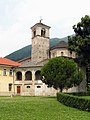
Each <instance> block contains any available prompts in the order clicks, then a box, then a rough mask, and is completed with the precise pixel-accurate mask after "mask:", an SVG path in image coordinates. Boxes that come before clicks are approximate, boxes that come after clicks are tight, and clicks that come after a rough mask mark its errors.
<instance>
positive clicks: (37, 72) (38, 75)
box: [35, 70, 42, 80]
mask: <svg viewBox="0 0 90 120" xmlns="http://www.w3.org/2000/svg"><path fill="white" fill-rule="evenodd" d="M41 78H42V76H41V71H40V70H38V71H36V72H35V80H41Z"/></svg>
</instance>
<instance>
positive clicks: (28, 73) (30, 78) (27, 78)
mask: <svg viewBox="0 0 90 120" xmlns="http://www.w3.org/2000/svg"><path fill="white" fill-rule="evenodd" d="M25 80H32V72H31V71H27V72H26V73H25Z"/></svg>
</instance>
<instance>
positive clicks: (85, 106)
mask: <svg viewBox="0 0 90 120" xmlns="http://www.w3.org/2000/svg"><path fill="white" fill-rule="evenodd" d="M57 100H58V101H59V102H61V103H62V104H64V105H66V106H69V107H73V108H77V109H80V110H85V111H90V100H87V99H84V98H79V97H78V96H73V95H70V94H64V93H57Z"/></svg>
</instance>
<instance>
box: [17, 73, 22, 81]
mask: <svg viewBox="0 0 90 120" xmlns="http://www.w3.org/2000/svg"><path fill="white" fill-rule="evenodd" d="M16 80H22V72H20V71H18V72H17V73H16Z"/></svg>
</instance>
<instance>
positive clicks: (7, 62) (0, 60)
mask: <svg viewBox="0 0 90 120" xmlns="http://www.w3.org/2000/svg"><path fill="white" fill-rule="evenodd" d="M0 65H8V66H14V67H16V66H20V65H21V64H20V63H18V62H15V61H12V60H9V59H7V58H0Z"/></svg>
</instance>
